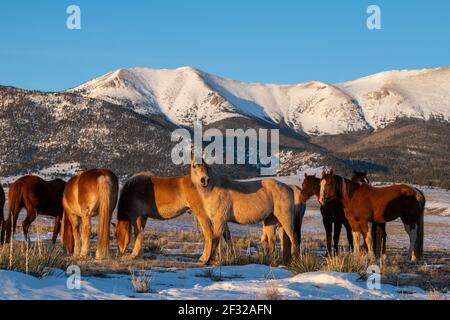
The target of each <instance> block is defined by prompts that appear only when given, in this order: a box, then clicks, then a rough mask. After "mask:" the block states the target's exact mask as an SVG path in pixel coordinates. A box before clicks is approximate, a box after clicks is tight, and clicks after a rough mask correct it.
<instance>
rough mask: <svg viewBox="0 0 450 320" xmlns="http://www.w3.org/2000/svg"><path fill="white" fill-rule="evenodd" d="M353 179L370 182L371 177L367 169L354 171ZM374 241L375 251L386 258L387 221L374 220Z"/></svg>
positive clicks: (377, 254)
mask: <svg viewBox="0 0 450 320" xmlns="http://www.w3.org/2000/svg"><path fill="white" fill-rule="evenodd" d="M352 181H356V182H360V183H367V184H370V180H369V178H367V171H356V170H354V171H353V176H352ZM372 241H373V251H374V252H375V255H376V256H377V257H379V256H380V255H381V257H382V258H383V259H384V258H386V242H387V234H386V223H376V222H372Z"/></svg>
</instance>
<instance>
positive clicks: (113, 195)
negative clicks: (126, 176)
mask: <svg viewBox="0 0 450 320" xmlns="http://www.w3.org/2000/svg"><path fill="white" fill-rule="evenodd" d="M112 180H113V178H112V177H111V176H107V175H101V176H99V177H98V180H97V181H98V198H99V209H98V214H99V218H98V247H97V252H98V256H99V257H101V258H105V257H106V256H107V254H108V249H109V231H110V224H111V215H112V211H113V210H114V207H115V204H116V201H117V189H118V186H117V178H116V179H115V180H116V181H112ZM114 182H116V183H114Z"/></svg>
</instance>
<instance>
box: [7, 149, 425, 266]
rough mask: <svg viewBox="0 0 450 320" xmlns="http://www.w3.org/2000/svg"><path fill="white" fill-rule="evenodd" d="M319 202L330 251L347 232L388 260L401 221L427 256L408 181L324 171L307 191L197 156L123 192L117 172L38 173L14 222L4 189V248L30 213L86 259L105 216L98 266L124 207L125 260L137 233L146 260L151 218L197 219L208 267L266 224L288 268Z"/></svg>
mask: <svg viewBox="0 0 450 320" xmlns="http://www.w3.org/2000/svg"><path fill="white" fill-rule="evenodd" d="M0 189H1V187H0ZM312 196H316V197H317V199H318V201H319V203H320V205H321V206H320V211H321V213H322V217H323V223H324V227H325V231H326V237H327V251H328V253H329V254H333V253H334V252H337V251H338V243H339V235H340V232H341V228H342V226H344V228H345V229H346V234H347V239H348V243H349V247H350V250H353V251H354V252H355V253H358V252H359V251H360V236H361V235H362V237H363V240H364V248H365V250H366V251H367V253H368V254H369V255H375V254H377V255H378V254H380V252H382V253H383V254H385V251H386V231H385V230H386V229H385V223H386V222H389V221H392V220H395V219H397V218H400V219H401V220H402V222H403V224H404V226H405V230H406V232H407V233H408V235H409V238H410V249H409V257H410V259H411V260H415V259H417V258H420V257H421V256H422V253H423V237H424V235H423V228H424V226H423V215H424V207H425V197H424V195H423V193H422V192H421V191H419V190H418V189H416V188H413V187H411V186H408V185H405V184H399V185H391V186H384V187H374V186H371V185H370V182H369V180H368V179H367V176H366V174H365V173H360V172H359V173H358V172H355V175H354V176H353V178H352V179H351V180H348V179H345V178H343V177H340V176H338V175H335V174H334V172H333V170H331V171H330V172H328V173H327V172H325V171H324V172H323V174H322V178H321V179H320V178H317V177H315V176H313V175H307V174H305V178H304V180H303V183H302V187H301V188H299V187H297V186H294V185H292V186H288V185H286V184H284V183H282V182H279V181H277V180H275V179H270V178H267V179H261V180H254V181H238V180H234V179H231V178H230V177H228V176H226V175H222V174H218V173H217V172H216V171H215V170H214V168H212V167H211V166H209V165H207V164H206V162H205V161H204V160H203V159H202V161H201V162H200V161H199V162H196V161H195V159H194V158H192V160H191V164H190V174H189V175H186V176H180V177H156V176H153V175H151V174H149V173H139V174H136V175H134V176H132V177H131V178H130V179H128V180H127V181H126V182H125V183H124V185H123V187H122V189H121V190H120V194H119V181H118V178H117V176H116V175H115V174H114V173H113V172H112V171H110V170H108V169H91V170H87V171H84V172H81V173H79V174H78V175H76V176H74V177H72V178H71V179H70V180H69V181H68V182H67V183H66V182H64V181H63V180H61V179H56V180H52V181H45V180H43V179H41V178H39V177H37V176H31V175H28V176H24V177H22V178H20V179H18V180H17V181H15V182H14V183H13V184H12V185H11V186H10V188H9V193H8V207H9V215H8V218H7V219H6V221H5V220H4V218H3V206H4V203H5V194H4V192H3V189H1V190H0V205H1V208H0V209H1V212H2V215H1V216H0V218H1V220H0V223H1V244H4V243H9V242H10V241H11V237H12V234H14V231H15V229H16V224H17V219H18V215H19V212H20V210H21V209H22V208H25V209H26V211H27V216H26V218H25V220H24V221H23V223H22V226H23V232H24V234H25V237H26V239H27V240H28V230H29V227H30V224H31V223H32V222H33V221H34V220H35V219H36V217H37V216H38V214H42V215H48V216H52V217H54V219H55V223H54V229H53V238H52V240H53V243H55V242H56V239H57V236H58V234H61V239H62V242H63V244H64V246H65V248H66V250H67V252H68V253H71V254H73V255H74V256H75V257H87V256H89V252H90V234H91V218H92V217H93V216H95V215H98V227H97V229H98V243H97V251H96V259H105V258H108V257H109V254H110V253H109V240H110V227H111V225H112V223H111V220H112V215H113V211H114V210H115V208H116V203H117V202H118V204H117V223H116V225H115V238H116V241H117V245H118V250H119V252H120V253H124V252H125V251H126V249H127V247H128V245H129V243H130V240H131V232H132V231H134V235H135V243H134V247H133V249H132V252H131V257H138V256H141V255H142V254H143V242H144V228H145V225H146V222H147V219H148V218H151V219H160V220H167V219H173V218H176V217H178V216H180V215H182V214H184V213H186V212H189V213H192V214H193V215H194V216H195V217H196V219H197V221H198V222H199V224H200V226H201V228H202V231H203V235H204V241H205V243H204V247H203V254H202V256H201V257H200V262H202V263H204V264H207V263H209V262H211V260H212V259H213V257H214V255H215V252H216V250H217V247H218V244H219V242H220V240H221V238H222V237H223V238H224V239H225V240H226V241H227V242H228V243H231V236H230V231H229V229H228V225H227V223H228V222H234V223H238V224H255V223H258V222H262V223H263V231H262V237H261V239H262V241H263V243H264V245H265V248H266V249H267V250H268V251H270V252H272V251H273V250H274V248H275V242H276V235H277V233H278V236H279V238H280V244H281V252H282V258H283V261H284V262H288V261H289V260H290V258H291V257H292V255H293V254H296V253H297V252H298V251H299V246H300V242H301V227H302V220H303V216H304V214H305V208H306V201H307V200H308V199H309V198H310V197H312ZM369 223H372V229H371V230H369ZM333 227H334V235H333ZM332 242H333V243H332Z"/></svg>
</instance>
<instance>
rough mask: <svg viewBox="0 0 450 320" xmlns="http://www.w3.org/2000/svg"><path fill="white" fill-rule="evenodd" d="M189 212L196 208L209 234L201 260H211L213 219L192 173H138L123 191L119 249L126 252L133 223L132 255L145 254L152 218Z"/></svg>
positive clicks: (205, 231) (205, 234)
mask: <svg viewBox="0 0 450 320" xmlns="http://www.w3.org/2000/svg"><path fill="white" fill-rule="evenodd" d="M186 212H192V213H193V214H194V215H195V217H196V219H197V221H199V223H200V226H201V228H202V230H203V234H204V237H205V245H204V249H203V255H202V256H201V257H200V262H202V263H205V264H206V263H209V262H210V261H211V258H212V255H211V249H212V229H211V223H210V221H209V218H208V216H207V215H206V213H205V210H204V209H203V204H202V200H201V198H200V196H199V194H198V192H197V189H196V188H195V187H194V185H193V184H192V181H191V179H190V177H189V176H181V177H155V176H152V175H151V174H149V173H139V174H136V175H135V176H133V177H131V178H130V179H128V180H127V181H126V182H125V184H124V186H123V188H122V190H121V192H120V198H119V204H118V211H117V226H116V239H117V244H118V247H119V251H120V252H121V253H124V252H125V250H126V248H127V246H128V244H129V242H130V232H131V228H132V227H133V229H134V233H135V237H136V241H135V244H134V248H133V251H132V253H131V256H132V257H137V256H140V255H142V253H143V248H142V243H143V237H144V228H145V224H146V222H147V219H148V218H152V219H158V220H168V219H173V218H176V217H178V216H180V215H182V214H184V213H186ZM227 230H228V229H227ZM227 230H226V231H227ZM224 235H225V238H226V240H228V241H229V240H230V239H229V232H225V233H224Z"/></svg>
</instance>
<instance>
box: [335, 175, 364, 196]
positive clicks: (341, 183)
mask: <svg viewBox="0 0 450 320" xmlns="http://www.w3.org/2000/svg"><path fill="white" fill-rule="evenodd" d="M334 178H335V179H336V178H337V179H336V181H338V187H337V191H338V192H339V193H340V197H341V198H342V199H345V197H346V196H348V197H349V198H351V197H352V195H353V192H355V190H356V189H358V188H360V187H361V186H362V185H361V184H359V183H358V182H355V181H352V180H350V179H347V178H344V177H341V176H338V175H334Z"/></svg>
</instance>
